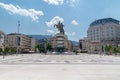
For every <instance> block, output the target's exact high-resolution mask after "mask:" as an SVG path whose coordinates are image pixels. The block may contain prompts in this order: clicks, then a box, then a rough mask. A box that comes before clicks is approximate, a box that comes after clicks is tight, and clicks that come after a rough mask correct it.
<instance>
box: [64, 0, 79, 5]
mask: <svg viewBox="0 0 120 80" xmlns="http://www.w3.org/2000/svg"><path fill="white" fill-rule="evenodd" d="M80 1H81V0H66V3H67V4H68V5H69V6H71V7H75V5H76V4H78V3H80Z"/></svg>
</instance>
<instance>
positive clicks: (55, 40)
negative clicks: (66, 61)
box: [50, 33, 72, 52]
mask: <svg viewBox="0 0 120 80" xmlns="http://www.w3.org/2000/svg"><path fill="white" fill-rule="evenodd" d="M50 42H51V45H52V48H53V49H54V50H56V51H58V52H63V51H71V49H72V42H71V41H69V40H68V38H67V36H66V35H65V34H60V33H57V34H56V35H55V36H54V37H52V38H51V40H50Z"/></svg>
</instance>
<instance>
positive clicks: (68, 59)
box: [0, 54, 120, 64]
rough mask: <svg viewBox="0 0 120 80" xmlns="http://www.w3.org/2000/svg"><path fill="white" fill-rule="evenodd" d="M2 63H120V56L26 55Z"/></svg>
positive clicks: (2, 60)
mask: <svg viewBox="0 0 120 80" xmlns="http://www.w3.org/2000/svg"><path fill="white" fill-rule="evenodd" d="M0 63H2V64H4V63H118V64H119V63H120V56H100V55H95V54H79V55H43V54H24V55H23V56H22V55H18V56H16V55H14V56H6V57H5V59H2V56H1V57H0Z"/></svg>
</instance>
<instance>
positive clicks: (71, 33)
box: [65, 32, 76, 36]
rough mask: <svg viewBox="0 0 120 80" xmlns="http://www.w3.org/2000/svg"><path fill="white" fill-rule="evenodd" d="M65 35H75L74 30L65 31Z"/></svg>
mask: <svg viewBox="0 0 120 80" xmlns="http://www.w3.org/2000/svg"><path fill="white" fill-rule="evenodd" d="M65 34H66V35H68V36H75V35H76V32H69V33H68V32H65Z"/></svg>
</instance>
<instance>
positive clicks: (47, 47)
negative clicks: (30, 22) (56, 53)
mask: <svg viewBox="0 0 120 80" xmlns="http://www.w3.org/2000/svg"><path fill="white" fill-rule="evenodd" d="M46 50H47V51H52V46H51V45H50V44H49V43H48V44H47V46H46Z"/></svg>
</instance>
